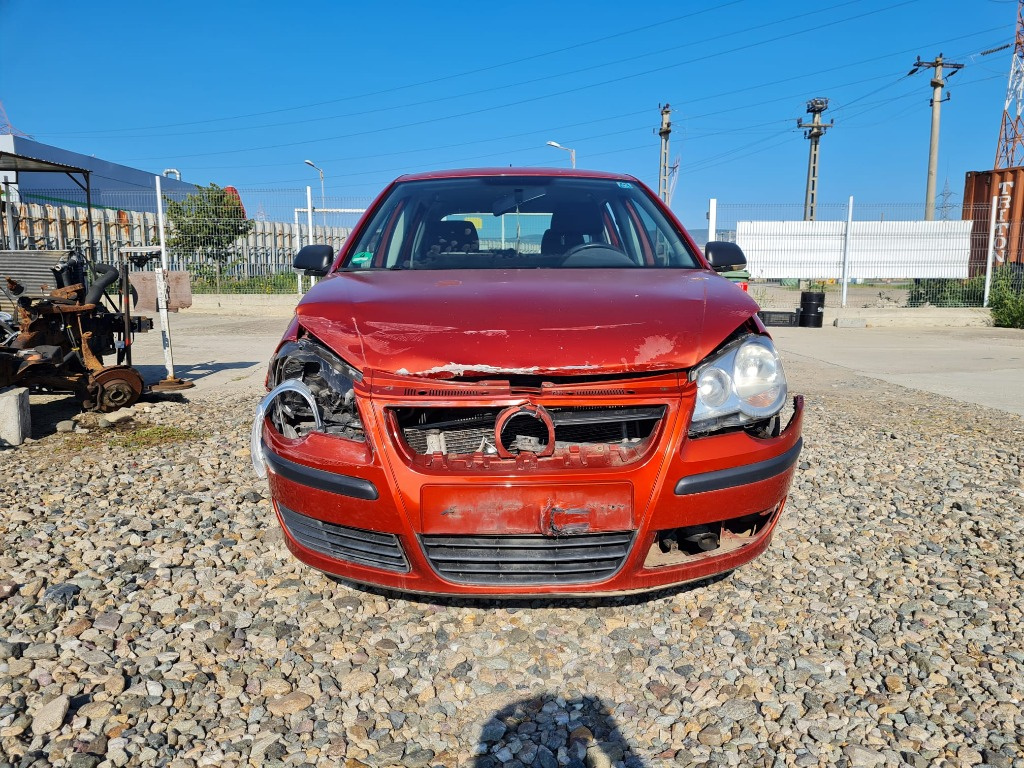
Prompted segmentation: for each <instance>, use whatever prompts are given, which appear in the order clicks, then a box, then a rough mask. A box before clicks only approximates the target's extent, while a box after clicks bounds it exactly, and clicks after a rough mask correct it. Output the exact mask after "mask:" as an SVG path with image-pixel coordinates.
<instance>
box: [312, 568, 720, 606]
mask: <svg viewBox="0 0 1024 768" xmlns="http://www.w3.org/2000/svg"><path fill="white" fill-rule="evenodd" d="M323 575H324V577H325V578H327V579H328V580H330V581H333V582H334V583H336V584H338V585H340V586H344V587H349V588H351V589H352V590H354V591H356V592H365V593H366V594H370V595H376V596H377V597H383V598H386V599H388V600H406V601H408V602H410V603H420V604H423V605H438V606H445V607H447V608H476V609H481V610H482V609H493V608H506V609H508V610H510V611H515V610H523V609H525V608H607V607H614V606H635V605H646V604H647V603H650V602H653V601H655V600H661V599H662V598H667V597H673V596H675V595H680V594H686V593H688V592H693V591H694V590H697V589H703V588H704V587H710V586H712V585H714V584H717V583H719V582H720V581H724V580H725V579H727V578H729V576H731V575H732V571H728V572H727V573H720V574H718V575H717V576H709V577H708V578H706V579H701V580H700V581H693V582H690V583H689V584H679V585H676V586H673V587H665V588H664V589H658V590H654V591H652V592H639V593H636V594H632V595H595V596H592V597H562V596H554V597H545V596H543V595H530V596H528V597H519V596H515V597H487V598H482V597H453V596H450V595H421V594H417V593H415V592H398V591H397V590H393V589H387V588H385V587H377V586H374V585H372V584H360V583H358V582H355V581H346V580H345V579H342V578H340V577H338V576H332V575H330V574H327V573H325V574H323Z"/></svg>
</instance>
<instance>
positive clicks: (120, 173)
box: [0, 134, 196, 213]
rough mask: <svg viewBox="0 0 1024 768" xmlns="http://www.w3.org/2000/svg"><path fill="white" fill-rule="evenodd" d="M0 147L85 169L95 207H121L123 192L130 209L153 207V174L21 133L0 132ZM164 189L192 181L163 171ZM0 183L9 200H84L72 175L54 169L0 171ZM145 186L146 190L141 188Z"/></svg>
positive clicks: (184, 188) (187, 187)
mask: <svg viewBox="0 0 1024 768" xmlns="http://www.w3.org/2000/svg"><path fill="white" fill-rule="evenodd" d="M0 152H7V153H12V154H16V155H22V156H25V157H32V158H35V159H37V160H48V161H50V162H54V163H61V164H63V165H68V166H71V167H73V168H82V169H85V170H87V171H89V176H90V182H91V186H92V204H93V206H94V207H96V208H115V209H120V208H125V207H127V206H126V205H125V195H126V193H128V194H131V198H132V202H133V204H132V205H131V206H130V208H131V210H136V211H144V212H150V213H155V212H156V180H155V176H156V175H157V174H155V173H153V172H151V171H143V170H140V169H138V168H130V167H128V166H126V165H118V164H117V163H111V162H108V161H107V160H101V159H99V158H98V157H95V156H92V155H82V154H79V153H78V152H71V151H69V150H66V149H61V148H60V147H54V146H51V145H49V144H41V143H40V142H38V141H33V140H32V139H28V138H25V137H23V136H17V135H11V134H0ZM160 183H161V186H162V188H163V191H164V192H165V193H170V194H172V195H173V194H175V193H179V194H187V193H189V192H192V191H194V190H195V188H196V185H195V184H188V183H186V182H183V181H180V180H179V179H176V178H173V177H170V176H166V177H165V178H163V179H162V180H161V182H160ZM0 189H2V193H3V199H4V200H10V201H12V202H21V203H36V204H40V205H76V206H81V205H85V202H86V200H85V190H84V189H82V188H81V186H79V184H77V183H76V182H75V181H74V180H73V179H71V178H69V177H67V176H65V175H63V174H59V173H32V172H27V171H22V172H13V171H0ZM147 191H151V192H152V194H151V195H150V194H145V193H146V192H147Z"/></svg>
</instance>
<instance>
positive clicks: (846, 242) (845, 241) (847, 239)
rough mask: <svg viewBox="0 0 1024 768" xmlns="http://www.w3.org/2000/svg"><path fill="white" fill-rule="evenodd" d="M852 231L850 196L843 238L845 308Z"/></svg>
mask: <svg viewBox="0 0 1024 768" xmlns="http://www.w3.org/2000/svg"><path fill="white" fill-rule="evenodd" d="M852 229H853V195H850V207H849V209H848V210H847V212H846V234H845V236H844V237H843V300H842V307H843V309H845V308H846V287H847V284H848V283H849V282H850V230H852Z"/></svg>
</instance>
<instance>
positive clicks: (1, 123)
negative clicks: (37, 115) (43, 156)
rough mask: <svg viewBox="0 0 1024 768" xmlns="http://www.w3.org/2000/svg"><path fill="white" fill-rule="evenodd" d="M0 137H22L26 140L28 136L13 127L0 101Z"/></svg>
mask: <svg viewBox="0 0 1024 768" xmlns="http://www.w3.org/2000/svg"><path fill="white" fill-rule="evenodd" d="M0 136H22V137H24V138H28V134H26V133H22V132H21V131H19V130H18V129H17V128H15V127H14V126H13V125H11V121H10V120H9V119H8V118H7V111H6V110H5V109H4V103H3V102H2V101H0Z"/></svg>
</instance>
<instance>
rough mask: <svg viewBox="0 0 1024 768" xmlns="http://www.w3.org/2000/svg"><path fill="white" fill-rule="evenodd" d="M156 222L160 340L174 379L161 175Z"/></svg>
mask: <svg viewBox="0 0 1024 768" xmlns="http://www.w3.org/2000/svg"><path fill="white" fill-rule="evenodd" d="M156 223H157V232H159V234H160V265H159V266H158V267H156V269H155V270H154V272H156V306H157V309H158V310H159V311H160V341H161V343H162V344H163V348H164V365H165V366H166V367H167V380H168V381H174V351H173V350H172V349H171V330H170V322H169V319H168V317H167V278H166V276H165V274H164V273H165V272H166V271H167V238H166V237H165V235H164V196H163V193H162V192H161V191H160V177H159V176H157V177H156Z"/></svg>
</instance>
